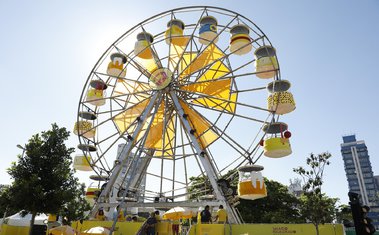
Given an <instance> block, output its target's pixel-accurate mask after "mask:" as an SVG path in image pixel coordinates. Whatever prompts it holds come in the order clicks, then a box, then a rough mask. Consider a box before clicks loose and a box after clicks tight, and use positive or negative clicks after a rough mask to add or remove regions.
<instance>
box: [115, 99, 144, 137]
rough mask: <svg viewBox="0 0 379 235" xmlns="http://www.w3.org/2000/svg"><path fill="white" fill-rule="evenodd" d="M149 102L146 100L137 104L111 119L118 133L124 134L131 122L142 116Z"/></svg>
mask: <svg viewBox="0 0 379 235" xmlns="http://www.w3.org/2000/svg"><path fill="white" fill-rule="evenodd" d="M149 101H150V99H146V100H144V101H142V102H141V103H138V104H137V105H134V106H132V107H130V108H128V109H127V110H125V111H124V112H122V113H120V114H118V115H116V116H115V117H114V118H113V122H114V123H115V124H116V126H117V127H118V130H119V132H120V133H123V132H125V130H127V129H128V128H129V127H130V125H131V124H132V122H134V120H135V119H136V118H137V117H138V116H140V115H141V114H142V112H143V111H144V110H145V108H146V106H147V105H148V103H149Z"/></svg>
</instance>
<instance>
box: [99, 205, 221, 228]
mask: <svg viewBox="0 0 379 235" xmlns="http://www.w3.org/2000/svg"><path fill="white" fill-rule="evenodd" d="M116 211H117V213H116V214H115V216H117V221H119V222H123V221H129V222H138V221H139V219H138V217H137V216H135V215H133V216H131V215H125V213H124V210H123V209H120V208H119V206H117V208H116ZM95 219H96V220H100V221H105V220H109V218H107V217H106V216H105V213H104V210H103V208H100V209H99V210H98V212H97V213H96V215H95ZM161 221H162V219H161V217H160V214H159V211H155V212H151V213H150V215H149V217H148V218H147V219H146V222H145V227H144V230H145V232H146V234H147V235H158V232H157V225H158V223H160V222H161ZM189 221H191V222H192V223H202V224H211V223H218V224H225V223H227V221H228V215H227V212H226V210H225V209H224V207H223V205H220V206H219V208H218V210H217V212H216V214H215V216H212V213H211V211H210V207H209V205H206V206H205V208H204V210H202V211H201V212H199V213H198V215H197V217H195V218H193V219H188V220H185V219H175V220H170V221H169V222H170V223H171V229H172V234H173V235H179V230H180V227H181V226H182V225H185V224H188V223H189ZM182 227H185V226H182ZM183 229H184V228H182V230H183Z"/></svg>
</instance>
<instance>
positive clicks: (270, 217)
mask: <svg viewBox="0 0 379 235" xmlns="http://www.w3.org/2000/svg"><path fill="white" fill-rule="evenodd" d="M237 175H238V174H237V170H232V171H229V172H228V173H227V174H226V175H225V176H224V177H223V178H225V179H230V178H232V180H231V182H230V187H231V188H232V189H233V191H235V192H236V189H237V185H238V177H236V176H237ZM190 180H191V187H190V188H189V191H190V192H192V193H193V194H192V195H191V198H199V197H200V195H208V194H212V190H211V185H210V183H209V180H208V179H207V178H204V177H203V176H200V177H192V178H191V179H190ZM265 184H266V188H267V197H265V198H262V199H258V200H254V201H252V200H243V199H240V204H239V205H238V206H237V209H238V210H239V211H240V213H241V216H242V218H243V220H244V221H245V222H246V223H302V222H304V220H303V219H302V217H301V215H300V214H299V210H298V209H297V208H298V207H299V203H300V202H299V200H298V199H297V198H296V197H295V196H293V195H291V194H290V193H288V190H287V187H286V186H284V185H282V184H280V183H279V182H276V181H273V180H267V179H265Z"/></svg>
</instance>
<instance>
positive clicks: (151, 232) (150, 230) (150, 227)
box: [146, 212, 157, 235]
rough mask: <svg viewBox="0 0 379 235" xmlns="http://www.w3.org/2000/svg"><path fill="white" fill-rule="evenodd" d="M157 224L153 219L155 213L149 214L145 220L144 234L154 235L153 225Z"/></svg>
mask: <svg viewBox="0 0 379 235" xmlns="http://www.w3.org/2000/svg"><path fill="white" fill-rule="evenodd" d="M156 224H157V219H156V218H155V213H154V212H151V213H150V216H149V218H147V220H146V234H147V235H155V225H156Z"/></svg>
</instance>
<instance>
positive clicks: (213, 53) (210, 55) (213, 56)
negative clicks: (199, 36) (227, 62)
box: [182, 44, 225, 77]
mask: <svg viewBox="0 0 379 235" xmlns="http://www.w3.org/2000/svg"><path fill="white" fill-rule="evenodd" d="M224 56H225V54H224V53H223V52H222V51H221V50H219V49H218V48H217V47H216V46H215V45H214V44H210V45H209V46H208V47H207V48H206V49H205V50H204V51H202V52H201V54H199V55H198V56H196V57H194V56H193V54H192V53H191V54H189V57H187V58H186V60H185V62H187V64H189V63H190V65H189V66H188V67H187V66H184V71H183V72H182V75H183V76H184V77H185V76H188V75H190V74H193V73H195V72H197V71H199V70H200V69H203V68H204V67H205V66H207V65H209V64H211V63H212V62H214V61H215V60H217V59H220V58H222V57H224ZM186 67H187V68H186Z"/></svg>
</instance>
